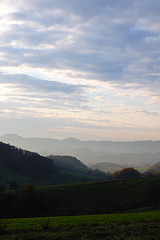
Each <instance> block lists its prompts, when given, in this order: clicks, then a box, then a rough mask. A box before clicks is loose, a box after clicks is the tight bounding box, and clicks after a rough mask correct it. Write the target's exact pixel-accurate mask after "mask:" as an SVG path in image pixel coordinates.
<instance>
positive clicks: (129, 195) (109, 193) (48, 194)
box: [0, 177, 160, 217]
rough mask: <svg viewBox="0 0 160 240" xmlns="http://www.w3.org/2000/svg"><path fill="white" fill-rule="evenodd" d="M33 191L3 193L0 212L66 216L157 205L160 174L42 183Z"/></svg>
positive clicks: (25, 215) (112, 211) (158, 202)
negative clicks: (48, 184) (51, 184)
mask: <svg viewBox="0 0 160 240" xmlns="http://www.w3.org/2000/svg"><path fill="white" fill-rule="evenodd" d="M22 193H23V194H22ZM31 193H32V192H30V191H29V188H28V190H27V188H25V191H24V190H23V192H12V194H9V193H7V194H5V195H3V199H4V202H1V203H2V204H1V206H0V208H1V209H0V212H1V213H3V214H5V213H8V214H9V215H10V216H12V217H29V216H30V217H31V216H54V215H60V216H61V215H65V216H66V215H86V214H101V213H102V214H105V213H116V212H123V211H131V210H133V209H137V208H143V207H147V206H153V205H154V206H157V204H160V198H159V196H160V177H152V178H138V179H130V180H114V181H103V182H92V183H81V184H80V183H79V184H67V185H57V186H48V187H39V188H36V189H35V191H34V192H33V193H32V194H31ZM8 194H9V195H8ZM6 203H7V204H6Z"/></svg>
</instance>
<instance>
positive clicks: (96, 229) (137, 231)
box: [0, 210, 160, 240]
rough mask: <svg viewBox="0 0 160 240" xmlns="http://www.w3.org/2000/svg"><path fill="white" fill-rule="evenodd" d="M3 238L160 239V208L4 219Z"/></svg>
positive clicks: (56, 239) (43, 239)
mask: <svg viewBox="0 0 160 240" xmlns="http://www.w3.org/2000/svg"><path fill="white" fill-rule="evenodd" d="M0 230H1V231H0V234H1V235H0V239H1V240H54V239H55V240H58V239H59V240H60V239H61V240H62V239H63V240H64V239H66V240H67V239H68V240H73V239H77V240H84V239H85V240H88V239H91V240H92V239H93V240H96V239H101V240H103V239H107V240H122V239H124V240H135V239H137V240H159V239H160V210H155V211H152V212H142V213H125V214H104V215H83V216H66V217H49V218H48V217H45V218H43V217H42V218H17V219H1V220H0Z"/></svg>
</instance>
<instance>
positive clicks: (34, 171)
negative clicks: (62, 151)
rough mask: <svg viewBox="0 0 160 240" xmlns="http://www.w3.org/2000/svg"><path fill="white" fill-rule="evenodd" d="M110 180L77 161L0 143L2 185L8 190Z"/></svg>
mask: <svg viewBox="0 0 160 240" xmlns="http://www.w3.org/2000/svg"><path fill="white" fill-rule="evenodd" d="M106 178H107V175H106V174H105V173H101V172H100V171H99V172H97V171H93V170H90V169H89V168H88V167H87V166H85V165H84V164H83V163H81V162H80V161H79V160H78V159H76V158H73V157H69V156H64V157H63V156H50V157H48V158H47V157H43V156H41V155H39V154H38V153H35V152H30V151H26V150H22V149H21V148H17V147H15V146H11V145H9V144H5V143H3V142H0V182H1V183H3V184H5V185H6V186H10V185H13V182H14V183H15V182H16V183H17V185H20V186H21V185H22V186H23V185H24V184H27V183H32V184H34V185H36V186H42V185H51V184H61V183H72V182H84V181H86V182H87V181H96V180H102V179H106ZM11 183H12V184H11ZM15 185H16V184H15Z"/></svg>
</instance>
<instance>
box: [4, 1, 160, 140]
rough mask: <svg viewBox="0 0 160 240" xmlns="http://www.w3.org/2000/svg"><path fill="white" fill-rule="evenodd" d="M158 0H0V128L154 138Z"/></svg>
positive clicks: (159, 58)
mask: <svg viewBox="0 0 160 240" xmlns="http://www.w3.org/2000/svg"><path fill="white" fill-rule="evenodd" d="M159 66H160V2H159V0H152V1H151V0H135V1H130V0H114V1H113V0H107V1H106V0H86V1H81V0H45V1H44V0H28V1H25V0H21V1H19V0H12V1H9V0H0V135H3V134H8V133H14V134H17V135H20V136H23V137H46V138H58V139H64V138H68V137H74V138H78V139H81V140H111V141H136V140H160V67H159Z"/></svg>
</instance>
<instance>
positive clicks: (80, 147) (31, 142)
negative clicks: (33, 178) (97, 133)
mask: <svg viewBox="0 0 160 240" xmlns="http://www.w3.org/2000/svg"><path fill="white" fill-rule="evenodd" d="M0 140H1V141H3V142H5V143H10V144H12V145H15V146H17V147H19V148H22V149H28V150H29V151H33V152H38V153H39V154H41V155H43V156H47V155H50V154H53V155H69V156H74V157H76V158H78V159H79V160H80V161H82V162H83V163H84V164H87V165H90V164H94V163H100V162H109V163H115V164H120V165H122V164H131V165H133V166H134V167H147V166H148V165H149V166H151V165H153V164H154V163H155V162H157V161H159V159H160V151H159V149H160V141H135V142H111V141H80V140H78V139H75V138H67V139H64V140H57V139H52V138H24V137H20V136H17V135H14V134H7V135H3V136H1V137H0Z"/></svg>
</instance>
